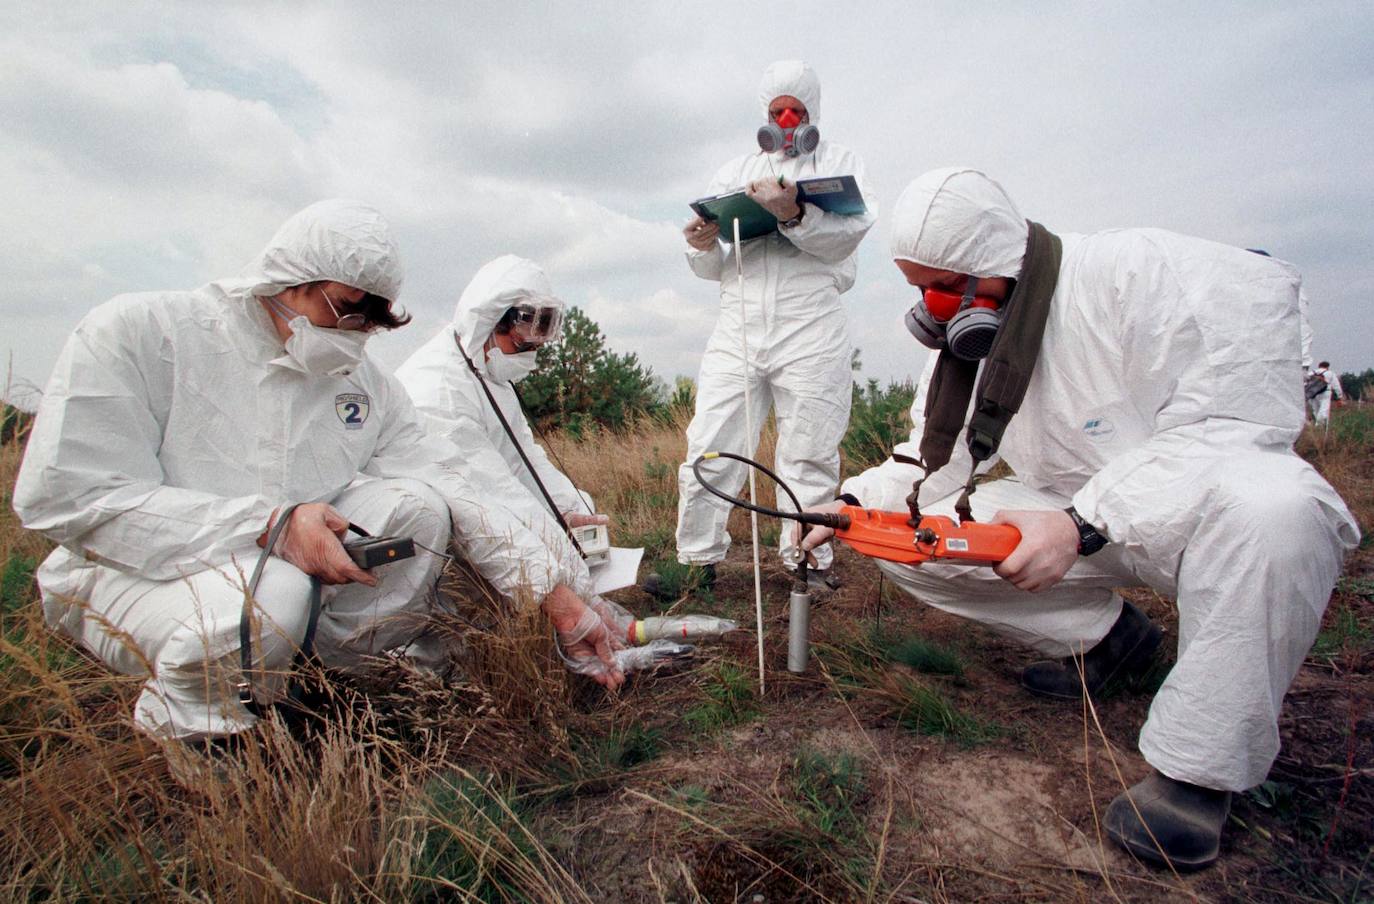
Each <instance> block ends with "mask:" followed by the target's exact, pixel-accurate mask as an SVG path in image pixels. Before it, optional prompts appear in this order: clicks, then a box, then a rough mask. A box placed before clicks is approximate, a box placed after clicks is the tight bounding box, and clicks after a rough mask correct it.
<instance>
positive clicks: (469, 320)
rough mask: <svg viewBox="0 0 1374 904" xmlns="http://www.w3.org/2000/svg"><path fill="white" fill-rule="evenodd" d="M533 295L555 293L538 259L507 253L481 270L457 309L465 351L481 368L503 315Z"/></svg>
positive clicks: (456, 319) (456, 323)
mask: <svg viewBox="0 0 1374 904" xmlns="http://www.w3.org/2000/svg"><path fill="white" fill-rule="evenodd" d="M532 295H534V296H538V295H543V296H550V295H553V287H552V286H551V285H550V284H549V278H548V277H547V276H545V275H544V270H543V268H542V267H540V266H539V265H538V264H536V263H535V262H534V261H531V260H526V259H525V258H523V257H517V256H516V255H514V254H503V255H502V256H501V257H498V258H496V260H493V261H489V262H487V263H486V264H483V265H482V269H480V270H478V271H477V275H476V276H474V277H473V278H472V282H470V283H468V286H467V288H466V289H464V290H463V295H462V297H460V298H459V299H458V306H457V307H456V308H454V310H453V328H454V329H455V330H457V331H458V335H459V336H460V337H461V341H462V343H463V351H465V352H467V353H468V357H470V358H472V360H473V362H474V363H475V364H477V366H478V367H483V361H484V360H485V359H484V358H483V356H482V346H483V345H485V344H486V342H487V337H489V336H490V335H491V331H492V330H493V329H495V327H496V323H497V321H499V320H500V319H501V315H502V314H504V313H506V311H508V310H510V308H511V307H512V306H513V305H515V304H516V303H517V302H519V301H520V300H521V299H524V298H529V297H530V296H532Z"/></svg>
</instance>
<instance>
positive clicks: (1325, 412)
mask: <svg viewBox="0 0 1374 904" xmlns="http://www.w3.org/2000/svg"><path fill="white" fill-rule="evenodd" d="M1308 379H1309V380H1311V381H1312V382H1314V383H1315V382H1316V381H1317V380H1320V381H1321V389H1320V391H1319V392H1317V394H1316V395H1314V396H1312V397H1311V398H1309V399H1308V400H1307V407H1308V409H1309V410H1310V411H1311V412H1312V423H1314V424H1316V425H1317V426H1318V427H1325V426H1326V425H1327V423H1328V422H1330V420H1331V400H1332V399H1333V398H1334V399H1343V398H1345V391H1344V390H1343V389H1342V388H1341V378H1340V377H1338V376H1336V375H1335V374H1333V373H1332V372H1331V362H1330V361H1322V362H1321V363H1320V364H1318V365H1317V369H1316V370H1314V371H1312V375H1311V376H1310V377H1308Z"/></svg>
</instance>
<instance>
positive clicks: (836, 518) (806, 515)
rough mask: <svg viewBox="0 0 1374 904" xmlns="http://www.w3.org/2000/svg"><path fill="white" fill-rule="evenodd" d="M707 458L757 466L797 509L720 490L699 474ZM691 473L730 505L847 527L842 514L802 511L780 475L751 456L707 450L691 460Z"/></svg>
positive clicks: (752, 510)
mask: <svg viewBox="0 0 1374 904" xmlns="http://www.w3.org/2000/svg"><path fill="white" fill-rule="evenodd" d="M708 458H728V459H730V460H732V461H738V462H742V463H744V464H746V465H748V466H749V467H751V468H757V469H758V470H760V471H762V472H763V473H764V474H767V475H768V476H769V477H770V478H771V479H772V480H773V482H774V483H776V484H777V485H778V487H779V488H781V489H782V491H783V492H784V493H786V494H787V496H788V498H789V499H791V500H792V504H793V505H795V506H796V507H797V510H796V511H795V512H783V511H779V510H777V509H770V508H765V507H764V506H761V505H755V504H754V503H752V502H746V501H745V500H743V499H741V498H739V497H738V496H731V495H730V494H729V493H726V492H725V491H724V490H720V489H717V488H716V487H713V486H712V485H711V484H710V483H709V482H708V481H707V480H706V478H705V477H703V476H702V475H701V463H702V462H704V461H706V460H707V459H708ZM692 473H693V474H695V475H696V478H697V480H698V481H699V482H700V483H701V485H702V486H703V487H705V488H706V491H707V492H708V493H711V494H712V495H714V496H718V497H720V498H721V499H724V500H725V501H726V502H728V503H730V504H731V505H737V506H739V507H740V508H742V509H748V510H749V511H751V512H758V513H759V514H761V515H771V516H772V517H774V518H785V519H788V520H791V521H800V522H801V523H802V524H818V525H820V526H821V527H829V528H833V529H836V530H844V529H846V528H848V527H849V519H848V518H846V517H845V516H843V515H835V514H831V513H829V512H804V511H802V507H801V502H800V501H799V500H798V499H797V494H796V493H793V492H792V488H791V487H789V486H788V485H787V484H786V483H785V482H784V481H783V479H782V478H781V477H779V476H778V475H777V474H774V473H773V472H772V471H770V470H769V469H768V468H767V467H766V466H765V465H763V464H761V463H759V462H757V461H754V460H753V459H752V458H745V457H744V456H743V455H736V454H735V453H733V452H707V453H706V454H705V455H699V456H697V460H696V461H694V462H692Z"/></svg>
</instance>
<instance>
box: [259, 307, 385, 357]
mask: <svg viewBox="0 0 1374 904" xmlns="http://www.w3.org/2000/svg"><path fill="white" fill-rule="evenodd" d="M267 300H268V302H269V303H271V304H274V305H276V306H277V307H278V309H284V310H285V311H286V312H288V313H291V314H295V315H296V316H294V317H292V318H291V319H290V320H289V321H287V323H286V325H287V326H289V327H290V328H291V335H290V336H288V337H287V339H286V354H287V355H289V356H290V357H291V359H292V360H293V361H295V362H296V363H297V364H299V365H300V366H301V367H302V368H303V369H304V370H305V372H306V373H309V374H314V375H315V376H320V377H346V376H348V375H349V374H351V373H353V371H355V370H357V369H358V365H359V364H360V363H362V360H363V345H364V344H366V342H367V337H368V336H369V335H371V334H370V333H368V332H367V331H364V330H331V329H325V328H324V327H322V326H316V325H315V324H313V323H311V322H310V319H309V318H308V317H306V316H305V315H304V314H298V313H296V312H295V311H292V310H291V309H290V308H289V307H287V306H286V305H285V304H282V303H281V302H280V301H277V300H276V299H275V298H269V299H267Z"/></svg>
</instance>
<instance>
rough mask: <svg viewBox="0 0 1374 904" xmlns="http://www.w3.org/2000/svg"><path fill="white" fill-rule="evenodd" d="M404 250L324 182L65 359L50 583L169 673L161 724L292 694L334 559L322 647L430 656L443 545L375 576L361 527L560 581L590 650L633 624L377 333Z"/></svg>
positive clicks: (555, 598) (531, 587)
mask: <svg viewBox="0 0 1374 904" xmlns="http://www.w3.org/2000/svg"><path fill="white" fill-rule="evenodd" d="M400 285H401V264H400V260H399V257H398V254H397V249H396V246H395V244H394V242H393V241H392V238H391V235H390V231H389V228H388V227H387V224H386V222H385V221H384V220H383V219H382V217H381V216H380V215H379V214H378V213H377V212H376V211H375V210H373V209H371V208H369V207H367V206H365V205H362V204H360V203H358V202H353V201H341V200H336V201H325V202H321V203H318V204H315V205H313V206H311V207H308V208H306V209H305V210H303V211H301V212H299V213H297V214H296V215H295V216H293V217H291V218H290V219H289V220H287V221H286V223H285V224H284V225H283V226H282V227H281V228H280V230H279V231H278V232H277V234H276V236H275V237H274V238H273V239H272V240H271V242H269V243H268V245H267V247H266V249H265V250H264V251H263V253H262V254H261V256H260V257H259V258H258V259H257V260H256V262H255V263H254V264H253V265H252V266H251V267H250V268H249V270H248V271H247V275H246V276H244V277H243V278H240V279H229V280H223V281H219V282H213V283H210V284H208V285H206V286H204V287H202V288H199V289H196V290H194V291H189V292H160V293H148V294H138V295H123V296H119V297H116V298H115V299H113V300H111V301H110V302H108V303H106V304H103V305H101V306H99V307H97V308H95V309H94V310H93V311H91V312H90V313H89V314H88V315H87V316H86V317H85V318H84V319H83V320H82V322H81V323H80V324H79V325H78V326H77V328H76V330H75V332H74V333H73V335H72V337H71V338H70V339H69V340H68V342H67V345H66V347H65V349H64V350H63V352H62V355H61V357H60V359H59V361H58V363H57V365H56V368H55V370H54V372H53V375H52V378H51V381H50V382H49V385H48V388H47V391H46V393H45V395H44V398H43V402H42V405H41V407H40V409H39V413H38V417H37V421H36V423H35V425H34V428H33V433H32V436H31V438H30V440H29V445H28V450H27V453H26V455H25V458H24V462H23V465H22V467H21V470H20V474H19V479H18V482H17V485H16V488H15V494H14V506H15V509H16V511H17V512H18V513H19V515H20V516H21V518H22V520H23V523H24V526H25V527H27V528H30V529H32V530H38V531H41V532H43V533H44V534H46V535H47V536H48V537H50V538H52V539H53V540H55V541H56V542H58V543H59V544H61V545H60V546H59V547H58V548H57V549H56V550H55V551H54V552H53V553H52V554H51V555H50V556H49V557H48V559H47V561H45V562H44V563H43V566H42V568H41V569H40V571H39V575H38V580H39V585H40V587H41V590H42V594H43V605H44V612H45V615H46V617H47V620H48V622H49V624H50V625H52V626H53V627H54V628H57V629H59V630H61V631H63V632H65V633H67V634H68V635H70V636H71V637H73V638H74V639H76V640H77V641H78V642H79V643H80V644H82V645H83V646H84V647H86V648H87V649H89V650H90V651H91V652H92V653H94V654H95V655H96V656H98V657H99V658H100V659H102V660H104V661H105V662H106V663H108V664H109V665H110V666H111V667H112V668H114V669H115V670H117V671H120V672H123V673H126V674H142V675H147V682H146V684H145V685H144V688H143V691H142V693H141V694H140V696H139V698H138V700H137V703H136V704H135V712H134V720H135V723H136V725H137V726H138V727H139V728H140V729H142V730H143V731H145V732H147V733H150V734H152V735H154V736H155V737H158V738H162V739H181V740H205V739H213V738H219V737H224V736H228V735H233V734H235V733H238V732H242V731H244V730H246V729H248V728H250V727H252V726H253V724H254V723H255V721H256V716H255V714H254V713H253V712H250V711H249V710H248V709H247V708H245V706H244V705H243V703H241V702H240V698H239V694H238V693H237V691H236V688H235V685H236V684H238V683H239V682H240V680H245V681H246V682H247V683H248V685H249V686H251V687H252V688H253V691H254V693H253V696H255V697H256V699H257V701H259V702H262V703H267V702H271V701H273V700H274V699H277V698H279V696H280V692H281V688H282V685H283V683H284V682H283V680H282V673H283V672H284V671H286V670H287V668H288V666H289V663H290V662H291V659H292V657H293V655H294V654H295V651H296V648H297V646H298V645H299V644H300V643H301V641H302V636H303V633H304V631H305V627H306V621H307V617H308V612H309V609H310V606H309V605H308V603H307V600H308V597H309V596H310V592H311V583H312V578H317V579H318V580H319V581H320V582H322V583H323V584H326V585H328V586H327V587H325V589H324V605H323V613H322V615H321V616H320V620H319V626H318V634H317V637H316V652H317V653H318V654H319V656H320V657H321V659H322V661H323V662H324V663H325V664H326V665H330V666H335V667H340V668H345V669H346V668H350V667H352V666H354V665H356V664H357V663H358V662H359V659H360V657H362V656H365V655H371V654H381V653H384V652H391V651H395V652H399V653H404V654H408V655H415V656H416V658H423V656H422V651H423V648H424V646H425V645H424V644H421V643H417V642H416V639H417V637H418V636H419V635H420V633H421V631H422V629H423V621H424V616H425V615H426V613H427V612H428V610H429V605H430V602H431V598H432V596H433V593H434V584H435V579H436V576H437V573H438V570H439V568H440V565H441V561H442V560H441V559H440V558H439V557H438V556H434V555H428V554H424V553H421V554H419V555H417V556H416V557H415V558H413V559H408V560H405V561H401V562H398V563H395V564H390V565H387V566H385V567H383V568H380V569H378V570H377V573H376V574H375V575H374V574H371V573H368V572H366V571H363V570H361V569H359V568H358V567H357V566H355V565H354V564H353V562H352V560H351V559H350V558H349V556H348V555H347V553H346V552H345V551H344V550H343V548H342V546H341V544H340V538H342V537H343V536H344V534H345V528H346V526H347V524H348V522H349V521H352V522H354V523H355V524H357V525H359V526H360V527H362V528H364V529H365V530H367V531H369V532H370V533H372V534H374V535H378V536H382V535H403V536H410V537H413V538H414V539H415V540H416V542H417V543H420V544H423V545H424V546H426V547H429V548H430V549H434V550H442V549H443V548H444V547H445V546H446V544H447V542H448V540H449V536H450V531H451V530H452V532H453V535H454V540H455V542H456V543H457V546H458V548H459V550H460V551H461V552H462V553H463V554H465V555H466V556H467V557H468V558H469V559H471V561H472V562H473V563H474V564H475V566H476V567H477V568H478V570H479V571H480V572H481V573H482V574H483V576H484V577H485V578H486V579H487V580H489V581H490V582H491V583H492V584H493V585H494V586H495V587H496V588H498V589H499V590H500V591H501V592H503V593H505V594H508V595H509V596H511V597H514V598H521V599H526V598H528V599H534V600H539V601H541V602H542V605H543V607H544V609H545V611H546V612H547V613H548V614H549V616H550V619H551V621H553V622H554V626H555V628H556V629H557V630H558V632H559V635H560V638H561V640H562V641H563V644H564V646H565V649H570V650H571V655H596V656H599V657H600V658H601V659H602V660H603V661H605V662H606V663H607V670H606V672H605V673H604V674H603V675H602V676H601V678H600V680H602V681H603V682H604V683H607V684H611V685H614V684H616V683H618V682H619V680H620V676H619V673H618V672H615V671H614V670H613V664H614V660H613V659H612V657H611V651H610V638H609V635H608V632H607V631H606V630H605V628H604V626H603V625H602V624H601V621H600V619H599V618H597V617H596V616H595V614H594V613H592V612H590V610H588V609H587V608H586V607H585V606H584V605H582V603H581V602H580V600H579V599H578V598H577V597H576V595H575V593H574V591H575V590H576V589H578V588H577V582H578V581H579V580H581V576H579V575H577V574H575V573H573V572H572V571H570V570H569V569H566V568H564V567H563V565H562V564H561V562H560V561H558V560H554V559H551V558H550V557H549V556H548V555H547V554H546V550H547V548H548V546H549V544H550V543H556V542H557V538H556V537H555V538H552V539H550V538H546V537H538V536H536V535H535V534H534V533H533V532H532V531H531V530H530V529H529V528H527V527H526V526H525V525H524V524H523V523H522V521H521V520H520V519H519V518H518V517H517V516H516V515H515V514H513V513H511V512H509V511H507V510H505V509H504V508H502V507H500V506H499V505H496V504H493V502H492V501H491V499H490V497H489V496H488V495H486V494H479V493H478V492H477V491H476V490H475V489H473V488H472V486H471V485H470V484H469V483H468V481H467V480H466V479H464V478H463V477H462V475H461V474H460V473H458V472H457V471H456V470H455V469H454V467H453V465H452V463H453V462H454V461H455V460H457V459H459V458H460V456H461V453H460V452H459V451H458V450H457V449H456V448H455V447H453V446H452V445H451V444H450V443H448V442H447V441H445V440H442V439H440V438H437V437H430V436H428V435H426V434H425V432H424V430H423V429H422V427H421V425H420V422H419V418H418V416H417V415H416V413H415V411H414V408H413V406H412V404H411V402H410V399H409V398H408V397H407V395H406V393H405V391H404V389H402V388H401V386H400V384H399V383H398V382H397V381H396V380H395V378H394V377H392V376H389V375H387V374H385V373H383V372H382V371H381V370H380V369H379V368H378V367H377V366H376V365H375V364H374V363H373V362H372V361H371V359H370V358H368V357H367V356H366V355H365V354H364V348H363V347H364V343H365V342H366V339H367V337H368V336H369V335H370V334H371V333H372V332H374V331H375V329H377V328H389V327H395V326H399V325H401V324H403V323H405V322H407V321H408V319H409V318H408V317H403V316H398V315H397V314H395V313H394V312H393V311H392V309H391V303H392V302H393V301H394V300H395V299H396V297H397V293H398V291H399V289H400ZM293 503H300V505H299V506H298V507H297V508H295V509H294V510H293V511H292V512H291V515H290V517H289V520H288V521H287V523H286V524H285V525H283V526H284V532H283V533H282V535H281V536H280V537H279V538H278V539H277V541H276V542H275V544H274V546H273V549H272V557H271V558H270V559H267V560H266V563H265V569H264V572H263V575H262V580H261V583H260V584H259V585H258V588H257V592H256V595H255V600H256V615H257V618H256V621H257V622H259V624H258V625H257V630H256V631H255V633H254V637H253V641H252V645H251V646H252V649H251V651H250V652H251V663H252V668H251V674H248V675H245V674H244V673H243V672H242V671H241V669H240V658H239V657H240V646H241V645H240V643H239V628H240V613H241V610H242V607H243V601H244V593H245V580H244V574H245V573H246V572H247V571H248V570H250V569H252V568H253V566H254V563H255V561H256V560H257V559H258V556H259V553H260V551H261V550H260V546H262V545H264V544H265V543H266V538H267V535H268V529H269V527H272V526H274V521H275V520H276V519H277V518H278V517H279V515H280V514H281V513H282V512H283V511H284V510H286V507H287V506H288V505H290V504H293Z"/></svg>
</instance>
